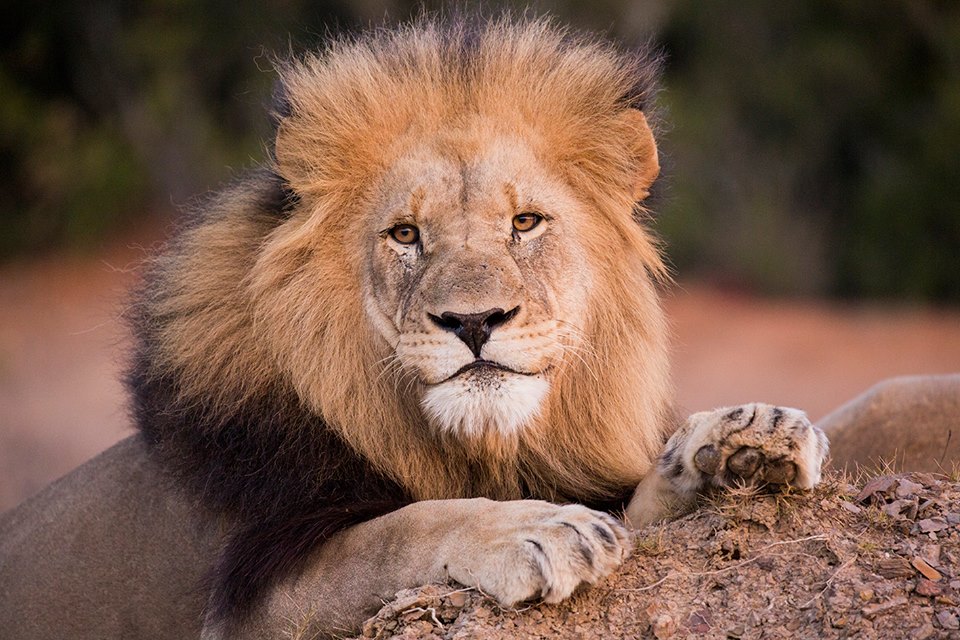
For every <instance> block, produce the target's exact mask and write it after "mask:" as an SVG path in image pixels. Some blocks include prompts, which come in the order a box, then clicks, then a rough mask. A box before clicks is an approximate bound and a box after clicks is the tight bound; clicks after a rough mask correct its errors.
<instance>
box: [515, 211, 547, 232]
mask: <svg viewBox="0 0 960 640" xmlns="http://www.w3.org/2000/svg"><path fill="white" fill-rule="evenodd" d="M541 222H543V216H542V215H540V214H539V213H531V212H529V211H528V212H525V213H518V214H517V215H515V216H513V228H514V229H516V230H517V231H520V232H523V231H530V230H532V229H533V228H534V227H536V226H537V225H538V224H540V223H541Z"/></svg>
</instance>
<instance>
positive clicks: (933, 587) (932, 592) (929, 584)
mask: <svg viewBox="0 0 960 640" xmlns="http://www.w3.org/2000/svg"><path fill="white" fill-rule="evenodd" d="M913 592H914V593H916V594H917V595H920V596H928V597H929V596H938V595H940V594H941V593H943V587H942V586H940V585H939V584H937V583H936V582H933V581H931V580H927V579H926V578H920V579H919V580H917V586H916V588H915V589H914V590H913Z"/></svg>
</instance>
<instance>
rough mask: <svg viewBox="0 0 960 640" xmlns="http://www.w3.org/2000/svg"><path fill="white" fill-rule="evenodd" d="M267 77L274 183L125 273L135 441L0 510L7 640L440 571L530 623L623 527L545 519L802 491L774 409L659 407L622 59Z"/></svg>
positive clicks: (376, 64)
mask: <svg viewBox="0 0 960 640" xmlns="http://www.w3.org/2000/svg"><path fill="white" fill-rule="evenodd" d="M282 75H283V83H284V87H285V94H284V96H285V97H284V100H283V102H282V103H281V105H280V107H279V108H278V111H277V114H276V116H277V119H278V129H277V136H276V142H275V146H274V149H273V155H274V157H273V159H272V162H271V165H270V166H269V167H268V168H265V169H262V170H258V171H253V172H251V173H250V174H249V175H247V176H246V177H245V178H243V179H241V180H240V181H238V182H237V183H236V184H235V185H234V186H232V187H230V188H228V189H226V190H225V191H224V192H223V193H221V194H220V195H218V196H217V197H216V198H214V199H212V200H211V201H209V202H208V203H206V204H205V205H204V206H203V207H202V208H201V210H200V211H199V212H198V214H197V215H196V218H195V219H194V220H193V221H192V222H191V223H190V224H189V225H188V226H187V228H185V229H184V230H183V231H182V232H181V233H180V235H179V236H178V238H177V240H176V241H175V242H174V243H173V244H172V245H171V246H170V247H169V248H168V249H167V250H166V251H165V252H164V253H163V254H162V255H160V256H159V257H158V258H157V259H156V260H155V261H154V263H153V264H152V266H151V267H150V269H149V271H148V276H147V278H146V280H147V282H146V286H145V287H144V290H143V292H142V294H141V296H140V298H139V300H138V302H137V304H136V305H135V308H134V312H133V314H132V318H131V320H132V325H133V328H134V334H135V339H136V348H135V353H134V357H133V363H132V367H131V372H130V375H129V386H130V389H131V394H132V397H133V405H134V414H135V417H136V421H137V425H138V427H139V429H140V432H141V433H140V435H138V436H136V437H135V438H132V439H130V440H128V441H125V442H124V443H122V444H121V445H118V446H117V447H115V448H114V449H111V450H110V451H109V452H107V453H106V454H104V455H103V456H101V457H100V458H98V459H97V460H95V461H93V462H91V463H90V464H89V465H87V466H85V467H83V468H81V469H80V470H78V471H77V472H75V474H72V475H71V476H68V477H67V478H66V479H64V480H63V481H61V482H60V483H58V484H56V485H54V486H53V487H51V488H50V489H48V490H47V491H46V492H44V493H43V494H41V495H40V496H38V497H37V498H36V499H34V500H33V501H31V502H28V503H27V504H26V505H24V506H23V507H21V508H20V509H18V510H15V511H14V512H12V513H11V514H8V515H7V516H5V518H4V520H3V521H2V522H0V533H2V534H3V539H2V540H0V624H4V625H7V626H6V628H5V630H6V629H10V628H14V629H16V632H15V633H13V634H12V635H10V636H9V637H12V638H21V637H22V638H27V637H29V638H45V637H51V638H52V637H64V636H65V635H66V636H70V637H73V638H87V637H90V638H92V637H98V638H101V637H138V636H139V637H150V638H155V637H189V636H190V635H195V634H196V633H197V632H198V630H199V629H200V628H201V626H203V628H204V632H203V633H204V637H208V638H215V637H277V635H278V634H280V633H283V632H284V631H289V629H290V628H291V627H297V626H305V627H309V629H310V632H311V633H314V632H323V633H338V632H343V631H348V630H350V629H352V628H354V627H355V626H356V624H357V622H358V621H359V620H361V619H362V616H363V614H364V613H365V612H368V611H369V609H370V608H371V607H375V606H376V605H377V603H378V602H379V601H380V599H382V598H388V597H389V596H390V595H392V593H393V592H394V591H395V590H397V589H399V588H402V587H407V586H413V585H415V584H418V583H421V582H425V581H430V580H442V579H454V580H457V581H460V582H463V583H465V584H471V585H475V586H478V587H480V588H482V589H484V590H485V591H486V592H487V593H491V594H492V595H494V596H495V597H497V598H498V599H499V600H500V601H501V602H503V603H506V604H512V603H515V602H518V601H521V600H524V599H528V598H530V597H533V596H540V597H542V598H544V599H545V600H547V601H548V602H555V601H559V600H561V599H563V598H565V597H567V596H568V595H569V594H570V593H572V592H573V590H574V589H575V588H576V587H577V586H578V585H579V584H581V583H583V582H587V583H592V582H595V581H596V580H598V579H600V578H601V577H602V576H603V575H606V574H607V573H609V572H610V571H611V570H612V569H613V568H615V567H616V566H617V565H618V564H619V563H620V561H621V560H622V558H623V557H624V555H625V554H626V553H627V552H628V551H629V547H628V538H627V532H626V531H627V530H626V529H625V527H624V524H623V523H621V522H619V521H618V520H616V519H615V518H612V517H611V516H610V515H608V514H606V513H602V512H599V511H592V510H590V509H588V508H586V507H585V506H581V505H579V504H570V505H567V506H558V505H556V504H549V503H548V502H541V500H544V501H550V502H574V503H582V504H585V505H587V506H589V507H594V508H597V509H601V510H604V511H614V512H620V511H621V510H623V509H626V516H627V518H628V519H629V521H630V523H631V524H633V525H634V526H638V525H641V524H643V523H645V522H649V521H651V520H654V519H656V518H659V517H663V516H664V515H666V514H667V513H669V510H670V508H672V505H675V504H685V503H687V502H689V500H690V499H692V497H693V496H695V495H696V493H697V492H698V491H700V490H702V489H703V488H705V487H706V486H708V485H711V484H713V485H717V486H722V485H724V484H728V483H729V482H730V481H731V479H732V478H733V477H735V476H738V477H741V478H745V479H753V480H756V481H767V482H775V483H779V484H788V483H789V484H796V485H797V486H799V487H802V488H805V487H810V486H813V485H814V484H816V482H817V481H818V480H819V477H820V464H821V461H822V460H823V458H824V456H825V455H826V452H827V444H826V440H825V438H823V436H822V434H821V433H819V431H817V430H816V429H814V428H813V427H811V426H810V425H809V423H808V422H807V421H806V419H805V417H804V416H803V414H802V413H801V412H799V411H796V410H791V409H783V408H779V407H770V406H768V405H760V404H756V405H747V406H745V407H741V408H736V409H722V410H717V411H714V412H705V413H701V414H696V415H695V416H693V417H691V419H690V420H689V421H688V422H687V423H686V424H683V425H682V426H681V424H680V423H679V421H677V420H675V418H674V416H673V414H672V412H671V410H670V405H669V392H670V387H669V376H668V366H667V360H668V358H667V352H668V349H667V344H668V339H667V331H666V323H665V320H664V318H663V314H662V311H661V308H660V303H659V298H658V295H657V290H656V287H657V280H658V279H659V278H661V277H662V275H663V272H664V267H663V263H662V261H661V258H660V255H659V252H658V249H657V247H656V244H655V243H654V241H653V240H652V239H651V237H650V235H649V234H648V232H647V231H646V230H645V229H644V227H643V226H642V224H641V222H642V218H643V214H644V210H643V209H642V208H641V207H640V206H639V205H638V204H637V203H638V201H641V200H643V198H645V197H646V196H647V194H648V192H649V188H650V186H651V184H652V182H653V180H654V179H655V177H656V175H657V172H658V169H659V165H658V162H657V155H656V147H655V144H654V142H653V136H652V133H651V130H650V127H649V125H648V121H647V117H646V115H649V99H650V98H651V95H652V93H653V91H654V85H653V80H654V76H655V64H654V63H653V62H652V61H651V60H650V59H649V58H648V57H645V56H640V57H633V56H628V55H625V54H622V53H618V52H616V51H615V50H614V49H612V48H610V47H608V46H605V45H600V44H596V43H593V42H590V41H587V40H584V39H580V38H575V37H571V36H569V35H568V34H566V33H564V32H563V31H562V30H559V29H557V28H555V27H552V26H550V25H549V24H548V23H545V22H524V21H521V22H512V21H510V20H501V21H497V22H491V23H489V24H486V25H483V26H481V27H480V28H478V29H477V30H469V29H466V28H464V27H462V26H458V25H453V26H450V27H447V28H440V27H438V26H436V25H434V24H432V23H423V24H419V25H417V26H414V27H409V28H407V29H405V30H399V31H396V32H392V33H377V34H374V35H369V36H365V37H361V38H359V39H357V40H354V41H344V42H341V43H339V44H336V45H334V46H333V47H332V48H331V49H330V50H328V51H326V52H324V53H323V54H322V55H321V56H318V57H316V58H311V59H308V60H306V61H305V62H303V63H299V64H296V65H293V66H291V67H290V68H288V69H286V70H285V71H284V73H283V74H282ZM641 110H645V112H646V115H645V114H644V113H642V112H641ZM678 426H679V427H680V428H679V429H677V427H678ZM671 433H673V435H672V436H670V434H671ZM668 436H670V438H669V440H668ZM658 454H659V455H658ZM638 484H639V488H638V489H636V492H635V491H634V490H635V488H636V487H638ZM631 496H632V498H631ZM49 522H55V523H56V524H55V526H52V527H51V526H47V525H48V523H49ZM61 541H62V542H61ZM58 544H59V545H60V546H58ZM38 554H39V555H38ZM34 569H35V570H36V573H35V574H31V571H32V570H34ZM32 575H35V576H37V577H36V578H33V577H32ZM58 575H64V576H67V577H66V579H64V580H60V581H59V582H58V580H57V576H58ZM58 593H59V594H60V595H59V596H58V595H57V594H58ZM58 597H59V598H60V602H61V604H60V605H57V604H54V605H53V606H52V607H46V606H45V605H47V604H49V603H50V602H49V601H51V600H53V601H55V600H57V598H58ZM25 603H26V604H25ZM38 603H39V604H38ZM44 609H46V613H44ZM23 610H29V611H30V613H29V614H28V616H29V618H28V619H27V618H25V619H21V618H20V614H19V613H18V612H19V611H23ZM94 611H96V613H94ZM97 616H101V617H99V618H98V617H97ZM104 616H106V617H104ZM66 618H69V620H67V619H66ZM70 620H73V621H75V623H74V622H70ZM71 625H72V626H71ZM311 625H312V626H311ZM67 630H69V632H68V631H67Z"/></svg>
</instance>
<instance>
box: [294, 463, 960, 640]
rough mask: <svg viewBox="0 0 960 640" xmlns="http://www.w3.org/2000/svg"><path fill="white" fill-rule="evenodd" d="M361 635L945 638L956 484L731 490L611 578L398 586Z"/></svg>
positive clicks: (958, 570) (959, 594) (645, 546)
mask: <svg viewBox="0 0 960 640" xmlns="http://www.w3.org/2000/svg"><path fill="white" fill-rule="evenodd" d="M293 636H294V637H301V636H298V635H296V633H294V634H293ZM302 637H307V636H302ZM362 637H365V638H377V639H386V638H396V639H401V638H402V639H406V640H414V639H423V640H425V639H428V638H431V639H439V638H446V639H448V640H465V639H467V638H478V639H482V640H495V639H496V640H501V639H502V640H507V639H512V638H524V639H526V638H530V639H532V638H569V639H571V640H573V639H576V640H589V639H601V638H658V639H663V638H718V639H719V638H727V639H739V638H742V639H744V640H760V639H761V638H784V639H787V638H790V639H793V638H801V639H804V640H805V639H810V640H814V639H817V638H837V639H840V638H890V639H893V638H916V639H920V640H932V639H944V640H946V639H953V640H955V639H957V638H960V483H958V482H957V479H956V478H953V479H951V478H947V477H945V476H935V475H932V474H910V475H907V476H885V477H881V478H877V479H874V480H871V481H870V482H868V483H866V484H864V483H863V482H856V484H851V482H850V481H849V480H848V479H846V478H842V477H839V476H837V475H833V476H830V477H828V478H827V479H826V481H825V482H824V483H823V484H821V485H820V486H819V487H818V488H817V489H816V490H815V491H812V492H809V493H804V494H793V495H778V496H763V495H751V494H750V493H749V492H746V491H742V492H739V493H738V492H733V493H727V494H724V495H722V496H717V497H716V498H715V499H714V500H712V501H710V502H709V503H708V504H707V505H705V507H704V508H702V509H699V510H697V511H696V512H694V513H692V514H691V515H689V516H687V517H685V518H681V519H679V520H675V521H673V522H669V523H666V524H661V525H656V526H650V527H647V528H645V529H642V530H640V531H638V532H637V539H636V550H635V552H634V554H633V555H632V556H631V557H630V558H628V559H627V561H626V562H625V564H624V566H623V567H622V568H621V569H620V570H619V571H618V572H616V573H615V574H614V575H612V576H610V577H609V578H607V579H606V580H602V581H601V582H600V583H599V584H597V585H594V586H593V587H590V588H587V589H585V590H583V591H581V592H580V593H578V594H575V595H574V597H572V598H571V599H570V600H568V601H566V602H563V603H561V604H559V605H543V604H538V603H530V604H527V605H525V606H521V607H519V608H518V609H503V608H501V607H499V606H498V605H497V603H496V602H495V601H493V600H491V599H490V598H488V597H486V596H484V595H483V594H482V593H479V592H478V591H476V590H474V589H469V588H464V587H462V586H458V585H430V586H426V587H421V588H420V589H411V590H406V591H401V592H400V593H398V594H397V598H396V599H395V600H394V601H392V602H390V603H388V604H387V605H386V606H385V607H384V608H383V609H382V610H381V611H380V613H379V614H378V615H377V616H376V617H374V618H372V619H371V620H369V621H368V622H367V623H366V624H365V625H364V627H363V631H362Z"/></svg>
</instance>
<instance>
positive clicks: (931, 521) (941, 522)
mask: <svg viewBox="0 0 960 640" xmlns="http://www.w3.org/2000/svg"><path fill="white" fill-rule="evenodd" d="M917 526H919V527H920V531H922V532H923V533H930V532H936V531H943V530H944V529H947V528H949V527H950V525H949V524H948V523H947V521H946V520H945V519H944V518H939V517H938V518H926V519H924V520H918V521H917Z"/></svg>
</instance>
